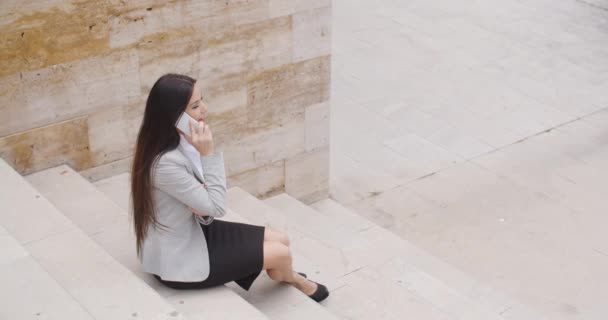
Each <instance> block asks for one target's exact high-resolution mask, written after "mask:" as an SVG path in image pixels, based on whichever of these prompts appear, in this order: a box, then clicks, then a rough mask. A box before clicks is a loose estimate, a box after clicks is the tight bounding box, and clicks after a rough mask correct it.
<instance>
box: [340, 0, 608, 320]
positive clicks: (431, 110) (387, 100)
mask: <svg viewBox="0 0 608 320" xmlns="http://www.w3.org/2000/svg"><path fill="white" fill-rule="evenodd" d="M601 2H602V1H595V2H590V1H565V2H561V1H558V2H555V1H553V2H552V1H547V0H525V1H493V0H491V1H470V2H466V3H463V2H450V1H440V0H430V1H418V0H415V1H394V0H383V1H380V2H366V1H345V0H337V1H334V3H333V8H332V11H333V17H334V20H333V30H332V32H333V40H334V41H333V48H332V50H333V57H334V60H333V61H332V64H333V65H332V68H333V73H332V101H333V105H332V106H333V109H332V137H331V138H332V146H331V147H332V170H331V176H332V179H331V194H332V196H333V197H334V199H337V200H339V201H340V202H342V203H345V204H348V205H349V207H351V208H353V209H356V210H357V212H359V213H360V214H362V215H364V216H365V217H367V218H369V219H372V220H373V221H375V222H377V223H378V224H381V225H382V226H384V227H386V228H388V229H390V230H391V231H392V232H394V233H396V234H398V235H399V236H400V237H402V238H405V239H407V240H409V241H411V242H412V243H414V244H416V245H418V246H420V247H422V248H424V249H426V250H428V251H430V252H431V253H432V254H435V255H437V256H438V257H440V258H441V259H444V260H446V261H447V262H448V263H449V264H451V265H453V266H455V267H457V268H459V269H461V270H463V271H465V272H466V273H468V274H469V275H470V276H471V277H473V278H474V279H475V280H476V281H478V282H479V283H485V284H488V285H489V286H491V287H494V288H496V289H497V290H500V291H502V292H505V294H506V295H509V296H512V297H513V298H515V299H516V300H519V301H520V302H522V303H523V304H525V305H526V306H528V307H530V308H531V309H536V310H539V311H540V313H541V314H542V315H543V316H545V317H546V318H548V319H604V318H606V316H607V315H608V308H606V304H605V303H603V300H602V298H599V297H605V296H607V295H608V292H607V291H606V288H608V285H607V284H608V277H606V273H605V272H603V271H602V270H603V269H605V268H606V261H607V260H606V252H607V251H606V243H608V239H607V237H606V233H605V232H604V231H603V230H602V229H603V228H602V227H603V226H605V225H606V223H607V221H606V215H605V214H604V212H606V211H607V210H608V208H607V206H606V201H605V199H604V198H605V196H604V194H605V192H603V190H606V189H607V187H608V185H607V183H606V181H608V179H607V177H606V175H605V171H606V170H605V168H606V165H605V164H606V163H607V161H608V148H607V145H606V136H607V131H606V128H607V125H608V122H607V120H608V118H606V117H605V116H603V115H605V114H606V106H608V103H607V101H606V98H607V96H606V94H605V92H606V88H607V87H606V86H607V85H608V73H607V72H606V71H607V70H608V55H606V53H607V52H608V51H607V46H606V41H605V40H606V33H605V25H606V10H605V9H602V5H601ZM604 3H605V1H604ZM604 7H605V5H604ZM579 117H580V118H579ZM482 296H483V295H482ZM511 311H512V310H511V309H509V310H506V312H505V313H504V317H505V318H509V319H519V318H518V317H517V316H516V315H513V314H512V313H511Z"/></svg>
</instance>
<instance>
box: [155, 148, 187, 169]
mask: <svg viewBox="0 0 608 320" xmlns="http://www.w3.org/2000/svg"><path fill="white" fill-rule="evenodd" d="M184 163H186V159H185V158H184V156H183V154H182V153H181V152H180V151H179V150H178V149H177V148H175V149H173V150H169V151H167V152H165V153H163V154H162V155H161V156H160V157H158V160H156V165H157V166H159V165H161V166H162V165H166V164H184Z"/></svg>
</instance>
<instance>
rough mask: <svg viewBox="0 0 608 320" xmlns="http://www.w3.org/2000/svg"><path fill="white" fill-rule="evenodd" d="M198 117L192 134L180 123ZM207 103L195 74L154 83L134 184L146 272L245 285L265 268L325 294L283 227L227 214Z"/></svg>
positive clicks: (194, 285)
mask: <svg viewBox="0 0 608 320" xmlns="http://www.w3.org/2000/svg"><path fill="white" fill-rule="evenodd" d="M184 112H185V113H187V114H188V115H190V116H191V117H192V118H194V119H196V120H198V121H199V122H198V124H197V125H195V124H193V123H191V124H190V135H189V134H187V133H184V132H182V131H181V130H179V129H177V128H176V123H177V121H178V119H179V118H180V116H181V115H182V113H184ZM206 116H207V106H206V105H205V103H204V102H203V100H202V94H201V88H200V86H199V84H198V83H197V82H196V80H194V79H192V78H190V77H187V76H183V75H177V74H167V75H164V76H162V77H161V78H160V79H158V81H156V83H155V84H154V86H153V87H152V90H151V91H150V94H149V96H148V100H147V102H146V110H145V113H144V117H143V122H142V125H141V128H140V131H139V135H138V138H137V145H136V150H135V158H134V161H133V169H132V181H131V191H132V194H133V221H134V227H135V234H136V239H137V253H138V256H139V258H140V260H141V262H142V265H143V269H144V271H145V272H148V273H151V274H153V275H154V276H155V277H156V278H157V279H158V280H159V281H160V282H162V283H163V284H165V285H166V286H168V287H171V288H175V289H200V288H208V287H213V286H218V285H222V284H225V283H228V282H231V281H235V282H236V283H237V284H238V285H239V286H241V287H242V288H243V289H245V290H249V288H250V287H251V285H252V283H253V282H254V281H255V279H256V278H257V277H258V275H259V274H260V273H261V271H262V270H266V272H267V273H268V276H270V278H271V279H273V280H275V281H281V282H287V283H289V284H292V285H293V286H294V287H296V288H298V289H299V290H300V291H302V292H303V293H304V294H306V295H308V296H309V297H310V298H312V299H313V300H315V301H317V302H319V301H322V300H324V299H325V298H327V296H328V295H329V292H328V291H327V288H326V287H325V286H323V285H321V284H318V283H315V282H313V281H310V280H308V279H306V275H305V274H299V273H296V272H294V271H293V269H292V265H291V262H292V258H291V253H290V249H289V240H288V238H287V236H286V235H285V234H284V233H281V232H279V231H276V230H273V229H270V228H266V227H261V226H254V225H248V224H241V223H232V222H226V221H221V220H214V218H220V217H222V216H224V214H225V213H226V175H225V170H224V159H223V154H222V153H221V152H218V153H216V152H215V151H214V145H213V137H212V132H211V129H210V128H209V126H208V125H207V124H205V123H204V120H205V117H206Z"/></svg>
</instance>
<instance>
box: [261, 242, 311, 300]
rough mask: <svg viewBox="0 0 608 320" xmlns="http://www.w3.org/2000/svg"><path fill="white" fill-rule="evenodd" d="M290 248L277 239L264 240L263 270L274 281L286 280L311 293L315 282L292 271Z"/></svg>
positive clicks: (305, 292) (306, 292)
mask: <svg viewBox="0 0 608 320" xmlns="http://www.w3.org/2000/svg"><path fill="white" fill-rule="evenodd" d="M292 261H293V260H292V257H291V250H290V249H289V247H288V246H286V245H284V244H283V243H281V242H278V241H264V270H266V272H267V273H268V276H269V277H270V278H271V279H272V280H274V281H281V282H287V283H290V284H292V285H293V286H294V287H296V288H297V289H299V290H300V291H302V292H303V293H304V294H306V295H311V294H313V293H314V292H315V290H316V289H317V284H316V283H314V282H311V281H309V280H308V279H306V278H304V277H302V276H301V275H299V274H297V273H296V272H294V271H293V268H292V265H291V263H292Z"/></svg>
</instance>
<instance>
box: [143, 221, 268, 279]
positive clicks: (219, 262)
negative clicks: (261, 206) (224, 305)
mask: <svg viewBox="0 0 608 320" xmlns="http://www.w3.org/2000/svg"><path fill="white" fill-rule="evenodd" d="M201 228H202V229H203V233H204V234H205V239H206V240H207V249H208V251H209V269H210V270H209V277H208V278H207V279H205V280H203V281H201V282H176V281H166V280H163V279H161V278H160V277H159V276H157V275H154V276H155V277H156V279H158V280H159V281H160V282H162V283H163V284H164V285H166V286H167V287H170V288H173V289H204V288H210V287H215V286H219V285H223V284H226V283H228V282H232V281H234V282H236V284H238V285H239V286H240V287H241V288H243V289H245V290H249V288H250V287H251V285H252V284H253V282H254V281H255V279H256V278H257V277H258V276H259V275H260V273H261V272H262V268H263V266H264V229H265V227H262V226H255V225H251V224H244V223H236V222H228V221H222V220H214V221H213V222H212V223H211V224H210V225H203V224H201Z"/></svg>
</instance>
